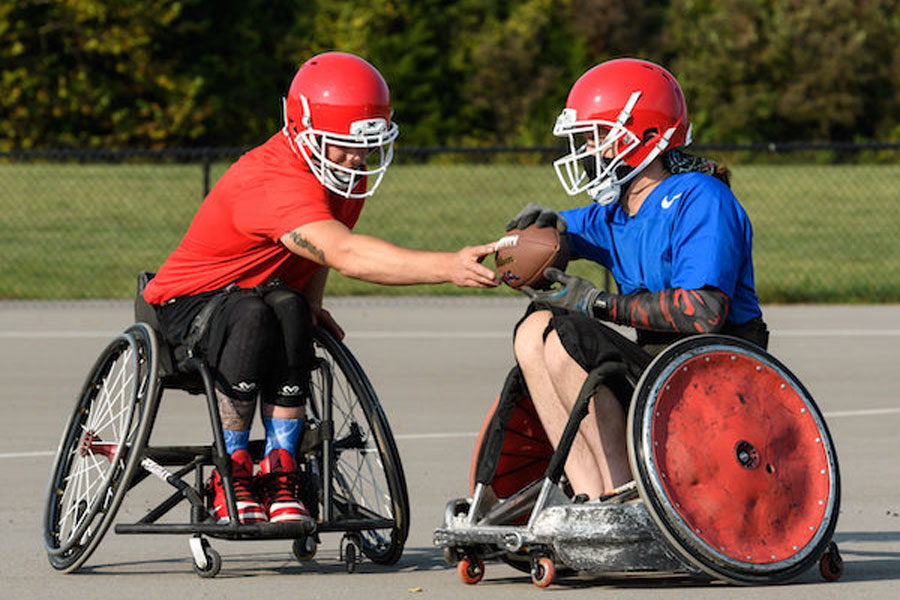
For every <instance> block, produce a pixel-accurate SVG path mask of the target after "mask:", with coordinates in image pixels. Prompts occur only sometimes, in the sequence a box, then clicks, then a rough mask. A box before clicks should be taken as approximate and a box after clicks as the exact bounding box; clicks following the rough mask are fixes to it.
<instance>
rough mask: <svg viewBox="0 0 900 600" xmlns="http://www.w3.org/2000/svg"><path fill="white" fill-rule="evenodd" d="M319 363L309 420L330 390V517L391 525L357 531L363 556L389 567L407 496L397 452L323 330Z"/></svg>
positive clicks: (360, 380)
mask: <svg viewBox="0 0 900 600" xmlns="http://www.w3.org/2000/svg"><path fill="white" fill-rule="evenodd" d="M315 341H316V344H315V345H316V354H317V356H318V357H319V358H320V359H321V361H322V365H321V366H320V367H319V368H318V369H317V370H316V371H315V372H314V373H313V377H312V382H313V389H314V394H313V395H314V401H313V402H312V403H311V406H310V410H311V412H312V413H313V416H314V417H315V418H321V416H322V414H323V407H324V404H323V402H324V401H325V396H326V394H327V393H328V390H330V394H331V400H332V411H333V412H332V419H333V421H334V469H333V474H334V475H333V481H332V484H333V493H334V499H335V502H334V504H335V507H336V514H335V518H336V519H341V518H346V519H366V520H369V519H371V520H386V521H392V522H393V526H392V527H390V528H379V529H371V530H363V531H360V538H359V539H360V545H361V548H360V549H361V550H362V553H363V555H365V556H366V557H368V558H369V559H370V560H372V561H373V562H375V563H378V564H384V565H390V564H394V563H396V562H397V560H399V559H400V555H401V554H402V552H403V546H404V544H405V543H406V538H407V535H408V534H409V498H408V495H407V489H406V479H405V477H404V475H403V467H402V465H401V463H400V454H399V453H398V452H397V446H396V443H395V442H394V436H393V434H392V433H391V429H390V426H389V425H388V422H387V418H386V417H385V415H384V412H383V410H382V408H381V404H380V403H379V402H378V398H377V396H376V395H375V391H374V389H373V388H372V384H371V383H370V382H369V379H368V377H366V375H365V373H364V372H363V370H362V368H361V367H360V366H359V363H358V362H357V361H356V359H355V358H354V357H353V355H352V354H351V353H350V351H349V350H347V348H346V347H345V346H344V345H343V344H342V343H341V342H339V341H337V340H336V339H335V338H334V337H333V336H332V335H331V334H330V333H329V332H327V331H325V330H323V329H319V330H317V332H316V339H315Z"/></svg>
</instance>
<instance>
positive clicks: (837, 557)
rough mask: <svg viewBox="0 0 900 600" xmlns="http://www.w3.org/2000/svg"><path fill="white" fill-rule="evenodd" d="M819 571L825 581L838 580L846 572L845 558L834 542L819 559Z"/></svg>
mask: <svg viewBox="0 0 900 600" xmlns="http://www.w3.org/2000/svg"><path fill="white" fill-rule="evenodd" d="M819 573H821V574H822V579H824V580H825V581H837V580H838V579H840V578H841V575H843V574H844V559H843V558H841V553H840V552H839V551H838V547H837V544H835V543H834V542H830V543H829V544H828V549H827V550H825V554H823V555H822V558H820V559H819Z"/></svg>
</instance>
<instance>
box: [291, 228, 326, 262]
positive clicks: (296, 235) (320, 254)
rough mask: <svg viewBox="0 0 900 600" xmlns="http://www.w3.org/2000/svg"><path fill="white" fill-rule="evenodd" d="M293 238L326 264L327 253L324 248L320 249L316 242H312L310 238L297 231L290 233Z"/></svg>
mask: <svg viewBox="0 0 900 600" xmlns="http://www.w3.org/2000/svg"><path fill="white" fill-rule="evenodd" d="M290 235H291V240H292V241H293V242H294V243H295V244H297V245H298V246H300V247H301V248H303V249H304V250H308V251H309V253H310V254H312V255H313V256H315V257H316V258H318V259H319V261H320V262H321V263H322V264H325V253H324V252H323V251H322V250H319V249H318V248H317V247H316V245H315V244H313V243H312V242H310V241H309V240H308V239H306V238H305V237H303V236H302V235H300V234H299V233H298V232H297V231H292V232H291V233H290Z"/></svg>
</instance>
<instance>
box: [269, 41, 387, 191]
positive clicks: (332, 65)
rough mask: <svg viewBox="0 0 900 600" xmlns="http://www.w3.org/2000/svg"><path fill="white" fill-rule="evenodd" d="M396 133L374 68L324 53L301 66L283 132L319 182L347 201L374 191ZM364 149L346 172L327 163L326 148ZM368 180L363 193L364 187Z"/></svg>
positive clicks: (286, 101) (286, 108) (350, 57)
mask: <svg viewBox="0 0 900 600" xmlns="http://www.w3.org/2000/svg"><path fill="white" fill-rule="evenodd" d="M398 133H399V129H398V128H397V125H396V123H392V122H391V95H390V91H388V86H387V83H386V82H385V81H384V77H382V76H381V73H379V72H378V69H376V68H375V67H373V66H372V65H371V64H369V63H368V62H366V61H365V60H363V59H362V58H360V57H358V56H354V55H352V54H345V53H343V52H326V53H324V54H319V55H317V56H314V57H312V58H311V59H309V60H308V61H306V62H305V63H303V65H302V66H301V67H300V69H299V70H298V71H297V74H296V75H295V76H294V80H293V81H292V82H291V87H290V89H289V90H288V94H287V98H285V99H284V134H285V135H286V136H287V137H288V139H289V140H290V143H291V147H292V148H293V149H294V151H295V152H296V153H297V154H299V155H300V156H302V157H303V158H304V159H305V160H306V162H307V163H308V164H309V168H310V169H311V170H312V172H313V174H315V176H316V177H317V178H318V179H319V181H320V182H321V183H322V185H324V186H325V187H327V188H328V189H329V190H331V191H333V192H335V193H337V194H340V195H341V196H344V197H346V198H365V197H366V196H371V195H372V194H374V193H375V190H376V189H377V188H378V186H379V184H380V183H381V179H382V177H384V172H385V171H386V170H387V168H388V166H389V165H390V164H391V161H392V160H393V157H394V140H395V139H397V135H398ZM329 144H332V145H336V146H342V147H347V148H366V149H367V150H369V154H368V157H367V159H366V160H365V161H364V162H363V163H362V164H361V165H360V166H359V168H349V167H345V166H342V165H339V164H337V163H335V162H334V161H331V160H329V159H328V152H327V148H328V145H329ZM367 182H368V189H366V187H367Z"/></svg>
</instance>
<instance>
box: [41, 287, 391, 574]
mask: <svg viewBox="0 0 900 600" xmlns="http://www.w3.org/2000/svg"><path fill="white" fill-rule="evenodd" d="M149 277H152V275H151V274H147V273H143V274H141V276H140V277H139V279H138V294H137V299H136V302H135V316H136V323H135V324H134V325H132V326H130V327H128V328H127V329H126V330H125V331H123V332H122V333H121V334H119V335H118V336H117V337H116V338H115V339H113V340H112V341H111V342H110V343H109V345H108V346H107V347H106V349H104V350H103V352H101V354H100V356H99V357H98V358H97V360H96V362H95V363H94V366H93V367H92V368H91V370H90V372H89V374H88V376H87V379H86V381H85V383H84V386H83V387H82V390H81V393H80V394H79V396H78V398H77V401H76V403H75V410H74V411H73V413H72V415H71V417H70V418H69V421H68V424H67V425H66V427H65V429H64V431H63V435H62V439H61V440H60V443H59V447H58V449H57V452H56V458H55V460H54V463H53V469H52V472H51V477H50V483H49V489H48V492H47V497H46V502H45V508H44V517H43V537H44V546H45V548H46V550H47V555H48V558H49V561H50V564H51V565H52V566H53V568H55V569H57V570H59V571H63V572H66V573H71V572H73V571H76V570H77V569H78V568H80V567H81V566H82V565H84V563H85V561H86V560H87V559H88V558H89V557H90V556H91V554H92V553H93V552H94V550H95V549H96V548H97V546H98V545H99V543H100V541H101V539H102V538H103V535H104V534H105V533H106V531H107V530H108V529H109V527H110V525H111V524H112V522H113V519H114V518H115V516H116V512H117V510H118V509H119V507H120V505H121V504H122V500H123V499H124V498H125V495H126V494H127V493H128V492H129V491H130V490H131V489H132V488H134V487H135V486H137V485H138V484H140V483H142V482H144V481H145V480H147V479H148V476H150V475H154V476H156V478H158V479H161V480H162V481H164V482H165V483H166V484H168V485H169V486H170V487H169V488H168V489H170V491H171V493H170V495H169V496H168V497H166V498H165V499H163V500H162V501H161V502H160V503H159V504H158V505H157V506H155V507H154V508H152V509H151V510H149V512H147V514H146V515H145V516H143V518H141V519H140V520H138V521H137V522H135V523H118V524H117V525H116V527H115V531H116V533H119V534H153V533H159V534H181V535H190V536H191V537H190V550H191V555H192V559H193V568H194V571H195V572H196V573H197V575H199V576H200V577H215V575H216V574H218V572H219V570H220V568H221V565H222V560H221V556H220V555H219V553H218V552H216V551H215V550H214V549H213V548H212V547H211V546H210V544H209V541H208V538H221V539H228V540H260V539H289V540H293V545H292V551H293V554H294V556H295V557H296V558H297V559H298V560H300V561H307V560H311V559H312V558H313V556H314V555H315V553H316V549H317V544H318V543H319V542H320V541H321V540H320V534H322V533H331V532H337V533H341V534H343V537H342V539H341V543H340V559H341V560H343V562H344V564H345V566H346V569H347V571H348V572H353V571H354V570H355V568H356V565H357V562H358V560H360V559H361V558H362V557H366V558H368V559H369V560H371V561H373V562H375V563H378V564H384V565H390V564H394V563H396V562H397V560H399V558H400V555H401V553H402V552H403V546H404V544H405V542H406V538H407V535H408V532H409V498H408V495H407V488H406V481H405V478H404V474H403V468H402V465H401V463H400V456H399V454H398V452H397V447H396V444H395V442H394V438H393V435H392V434H391V429H390V427H389V425H388V421H387V418H386V417H385V414H384V412H383V410H382V408H381V405H380V403H379V401H378V398H377V396H376V395H375V391H374V389H373V388H372V385H371V383H370V382H369V380H368V378H367V377H366V374H365V373H364V372H363V369H362V367H361V366H360V365H359V363H358V362H357V361H356V359H355V358H354V356H353V355H352V354H351V353H350V351H349V350H348V349H347V348H346V347H345V346H344V344H342V343H341V342H340V341H338V340H337V339H335V338H334V337H333V336H332V335H331V334H330V333H329V332H328V331H327V330H325V329H322V328H317V329H316V331H315V336H314V346H315V354H316V362H315V367H314V369H313V371H312V375H311V380H312V388H313V395H312V396H313V397H312V399H311V400H310V402H309V405H308V406H307V418H306V423H305V425H304V431H303V435H302V438H301V441H300V445H299V447H298V449H297V452H296V458H297V463H298V469H300V471H301V481H302V484H301V490H300V497H301V499H302V500H303V501H304V504H306V506H307V508H308V509H309V510H310V512H311V513H312V516H313V517H314V519H315V522H314V523H312V524H310V523H256V524H241V523H240V522H239V519H238V518H237V514H238V513H237V506H236V502H235V497H234V491H233V488H232V479H231V473H230V464H231V463H230V459H229V457H228V454H227V453H226V452H225V442H224V436H223V432H222V423H221V420H220V418H219V413H218V407H217V402H216V397H215V392H214V388H213V378H212V375H211V373H210V368H209V366H208V365H207V363H206V362H205V361H203V360H202V359H200V358H198V357H195V356H190V355H189V353H186V351H185V349H184V348H181V347H176V348H173V347H170V346H169V345H168V344H166V343H165V342H164V341H163V340H162V338H161V336H160V335H159V334H158V333H157V330H158V324H157V322H156V315H155V312H154V311H153V308H152V307H151V306H149V305H148V304H147V303H146V302H145V301H144V300H143V297H142V294H141V292H142V289H143V286H144V285H145V284H146V282H147V281H148V280H149ZM168 389H173V390H184V391H187V392H188V393H190V394H194V395H205V397H206V405H207V409H208V412H209V419H210V424H211V430H212V437H211V439H212V443H211V444H210V445H205V446H153V445H151V443H150V440H151V432H152V429H153V424H154V420H155V418H156V415H157V411H158V409H159V407H160V403H161V397H162V393H163V391H164V390H168ZM263 450H264V442H263V441H262V440H253V441H252V442H251V445H250V453H251V455H252V456H253V457H254V460H256V461H258V460H259V459H261V458H262V453H263ZM207 467H215V468H217V469H218V470H219V473H220V474H221V476H222V480H223V486H224V488H225V492H226V504H227V507H228V513H229V515H230V516H231V518H230V522H229V523H227V524H218V523H216V522H214V521H213V520H212V519H211V518H210V517H209V512H208V502H209V500H210V498H209V496H210V493H209V491H208V485H207V484H206V482H207V479H208V473H209V472H211V471H207ZM150 481H154V479H152V478H151V479H150ZM182 502H187V503H188V505H189V520H188V521H187V522H181V523H171V522H159V521H160V519H161V518H162V517H163V516H165V515H167V514H168V513H169V512H170V511H172V510H173V509H174V508H175V507H176V506H178V505H180V504H181V503H182Z"/></svg>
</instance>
